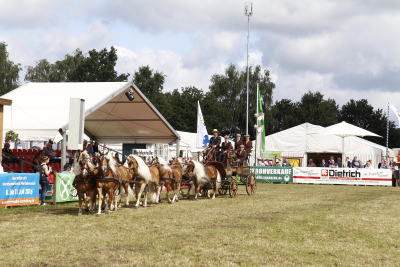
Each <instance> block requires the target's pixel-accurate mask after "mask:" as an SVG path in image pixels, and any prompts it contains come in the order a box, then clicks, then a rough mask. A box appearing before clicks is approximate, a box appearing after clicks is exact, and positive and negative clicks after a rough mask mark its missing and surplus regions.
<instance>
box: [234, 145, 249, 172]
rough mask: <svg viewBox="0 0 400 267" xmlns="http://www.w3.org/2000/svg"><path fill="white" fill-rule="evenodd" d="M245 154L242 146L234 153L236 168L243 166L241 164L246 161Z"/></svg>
mask: <svg viewBox="0 0 400 267" xmlns="http://www.w3.org/2000/svg"><path fill="white" fill-rule="evenodd" d="M246 157H247V153H246V150H244V145H240V149H239V150H238V151H237V152H236V158H237V161H238V167H240V166H242V165H243V162H244V161H245V160H246Z"/></svg>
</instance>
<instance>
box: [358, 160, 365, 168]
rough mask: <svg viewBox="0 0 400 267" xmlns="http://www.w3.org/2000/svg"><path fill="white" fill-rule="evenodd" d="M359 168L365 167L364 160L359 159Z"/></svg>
mask: <svg viewBox="0 0 400 267" xmlns="http://www.w3.org/2000/svg"><path fill="white" fill-rule="evenodd" d="M358 164H359V165H358V168H362V169H363V168H364V165H363V163H362V161H361V160H358Z"/></svg>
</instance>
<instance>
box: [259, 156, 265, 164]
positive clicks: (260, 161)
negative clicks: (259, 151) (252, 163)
mask: <svg viewBox="0 0 400 267" xmlns="http://www.w3.org/2000/svg"><path fill="white" fill-rule="evenodd" d="M258 166H265V163H264V162H263V161H262V158H259V159H258Z"/></svg>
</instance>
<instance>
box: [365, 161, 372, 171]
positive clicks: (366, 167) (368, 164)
mask: <svg viewBox="0 0 400 267" xmlns="http://www.w3.org/2000/svg"><path fill="white" fill-rule="evenodd" d="M365 169H372V166H371V163H370V162H369V161H367V165H365Z"/></svg>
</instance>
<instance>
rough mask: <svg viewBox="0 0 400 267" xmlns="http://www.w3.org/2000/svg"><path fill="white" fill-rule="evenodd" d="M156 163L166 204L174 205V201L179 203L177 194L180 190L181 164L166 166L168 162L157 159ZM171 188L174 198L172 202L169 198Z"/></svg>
mask: <svg viewBox="0 0 400 267" xmlns="http://www.w3.org/2000/svg"><path fill="white" fill-rule="evenodd" d="M157 161H158V164H159V167H158V169H159V171H160V176H161V177H160V180H161V181H163V182H164V185H165V188H166V189H167V199H168V203H170V204H174V202H175V200H176V201H179V199H178V193H179V191H180V188H181V180H182V166H181V164H179V162H178V164H179V165H178V164H175V165H171V166H169V165H168V162H167V161H166V160H165V159H163V158H159V157H157ZM170 188H172V190H173V191H174V197H173V198H172V200H171V199H170V198H169V190H170Z"/></svg>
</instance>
